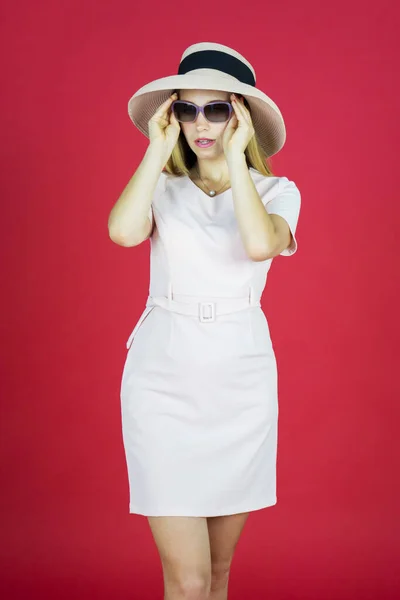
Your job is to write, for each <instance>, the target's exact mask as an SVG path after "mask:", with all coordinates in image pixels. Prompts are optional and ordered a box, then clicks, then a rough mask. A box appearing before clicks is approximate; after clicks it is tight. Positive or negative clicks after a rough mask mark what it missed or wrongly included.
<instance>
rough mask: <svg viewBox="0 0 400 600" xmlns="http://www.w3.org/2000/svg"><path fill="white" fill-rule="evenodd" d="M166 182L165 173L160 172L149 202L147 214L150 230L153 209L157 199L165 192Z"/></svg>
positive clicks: (152, 220)
mask: <svg viewBox="0 0 400 600" xmlns="http://www.w3.org/2000/svg"><path fill="white" fill-rule="evenodd" d="M166 180H167V173H166V172H164V171H162V172H161V174H160V177H159V179H158V181H157V184H156V189H155V190H154V195H153V199H152V201H151V205H150V208H149V212H148V217H149V219H150V222H151V227H152V228H153V222H154V207H155V206H156V204H157V201H158V199H159V198H160V197H161V195H162V194H163V193H164V192H165V186H166Z"/></svg>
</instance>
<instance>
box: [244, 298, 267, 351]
mask: <svg viewBox="0 0 400 600" xmlns="http://www.w3.org/2000/svg"><path fill="white" fill-rule="evenodd" d="M249 321H250V336H251V340H252V345H253V349H254V350H255V351H256V352H257V354H270V353H271V352H273V346H272V340H271V335H270V330H269V325H268V321H267V318H266V316H265V314H264V312H263V310H262V308H260V307H257V308H255V309H254V310H249Z"/></svg>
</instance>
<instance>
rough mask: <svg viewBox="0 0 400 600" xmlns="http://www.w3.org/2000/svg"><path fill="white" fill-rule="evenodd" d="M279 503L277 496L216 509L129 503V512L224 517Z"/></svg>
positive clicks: (155, 514) (172, 515)
mask: <svg viewBox="0 0 400 600" xmlns="http://www.w3.org/2000/svg"><path fill="white" fill-rule="evenodd" d="M276 504H277V498H276V497H275V498H274V499H273V500H271V501H269V502H267V503H265V502H264V503H263V504H261V505H259V504H256V505H253V506H249V505H247V506H245V505H243V506H238V507H236V508H229V509H220V510H218V509H216V510H212V509H211V510H205V511H204V510H203V511H201V510H193V509H191V510H188V509H184V508H182V509H179V508H172V509H171V508H170V509H162V508H158V509H155V510H151V509H143V508H140V507H139V506H136V505H134V504H132V503H131V504H129V514H135V515H142V516H144V517H222V516H228V515H236V514H239V513H244V512H254V511H256V510H262V509H263V508H269V507H271V506H275V505H276Z"/></svg>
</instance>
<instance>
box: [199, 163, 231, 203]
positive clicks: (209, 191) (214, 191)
mask: <svg viewBox="0 0 400 600" xmlns="http://www.w3.org/2000/svg"><path fill="white" fill-rule="evenodd" d="M196 171H197V174H198V176H199V179H200V181H201V182H202V184H203V185H205V186H206V188H207V189H208V195H209V196H215V194H218V192H220V191H221V190H222V189H223V188H224V187H225V186H226V184H227V183H228V181H229V179H228V181H227V182H226V183H224V185H223V186H222V187H221V188H220V189H219V190H210V188H209V187H208V185H207V184H206V183H204V181H203V180H202V178H201V177H200V172H199V167H198V166H197V165H196Z"/></svg>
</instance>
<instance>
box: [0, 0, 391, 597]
mask: <svg viewBox="0 0 400 600" xmlns="http://www.w3.org/2000/svg"><path fill="white" fill-rule="evenodd" d="M1 12H2V18H1V23H2V25H1V29H2V31H1V41H2V46H3V47H2V59H3V66H2V79H3V86H2V87H3V95H2V99H1V103H2V106H1V115H2V125H1V127H2V136H1V137H2V144H1V152H2V173H1V209H2V232H1V236H0V240H1V254H2V259H3V261H2V268H3V277H2V294H1V304H2V307H1V308H2V310H1V329H2V342H3V343H2V344H1V370H2V377H1V387H2V418H1V429H2V430H1V441H2V448H3V452H2V466H1V481H0V483H1V497H0V502H1V507H0V508H1V518H2V521H3V523H2V525H1V529H2V542H1V581H2V583H1V588H2V591H3V593H4V595H3V597H5V598H7V599H12V598H26V597H28V598H34V597H39V595H40V598H41V599H43V600H44V599H47V598H57V599H62V598H70V597H71V598H72V597H73V598H76V599H80V598H96V599H99V600H102V599H115V598H120V599H121V600H122V599H128V598H135V599H136V598H138V599H139V598H140V599H141V600H147V599H153V598H161V597H162V572H161V565H160V563H159V559H158V553H157V550H156V547H155V545H154V542H153V539H152V537H151V534H150V529H149V528H148V524H147V520H146V518H145V517H142V516H138V515H129V514H128V481H127V473H126V466H125V456H124V452H123V446H122V437H121V422H120V404H119V402H120V400H119V386H120V378H121V374H122V368H123V362H124V360H125V353H126V349H125V342H126V339H127V337H128V335H129V333H130V331H131V330H132V328H133V325H134V324H135V322H136V320H137V319H138V317H139V315H140V314H141V312H142V310H143V308H144V304H145V300H146V298H147V292H148V283H149V273H148V259H149V249H150V245H149V242H146V243H144V244H143V245H141V246H139V247H137V248H128V249H127V248H122V247H120V246H117V245H116V244H114V243H113V242H111V240H110V239H109V237H108V229H107V219H108V215H109V212H110V210H111V208H112V206H113V205H114V203H115V202H116V200H117V198H118V196H119V194H120V193H121V191H122V189H123V188H124V186H125V185H126V183H127V181H128V180H129V178H130V177H131V175H132V174H133V172H134V170H135V168H136V167H137V165H138V164H139V162H140V160H141V158H142V156H143V153H144V151H145V149H146V147H147V143H148V142H147V140H146V138H145V137H144V136H143V135H142V134H141V133H140V132H139V131H138V130H136V128H135V127H134V126H133V124H132V123H131V122H130V120H129V118H128V115H127V102H128V99H129V98H130V96H131V95H132V94H133V93H134V92H135V91H136V90H137V89H138V88H139V87H141V86H142V85H144V84H145V83H147V82H148V81H150V80H151V79H156V78H158V77H163V76H165V75H167V74H173V73H175V72H176V70H177V68H178V64H179V60H180V58H181V55H182V53H183V51H184V49H185V48H186V47H187V46H189V45H190V44H192V43H196V42H199V41H214V42H219V43H223V44H227V45H230V46H233V47H234V48H236V49H237V50H238V51H239V52H241V53H243V54H244V55H245V56H246V57H247V58H248V59H249V60H250V62H251V63H252V64H253V65H254V67H255V69H256V72H257V85H258V87H260V88H261V89H262V90H263V91H265V93H267V94H268V95H270V96H271V97H272V98H273V99H274V100H275V102H276V103H277V104H278V106H279V108H280V109H281V110H282V112H283V115H284V118H285V121H286V125H287V134H288V137H287V142H286V145H285V146H284V148H283V150H282V151H281V152H280V153H279V154H278V155H276V156H275V157H273V159H272V167H273V170H274V172H275V174H277V175H286V176H287V177H289V179H292V180H294V181H295V182H296V183H297V185H298V187H299V189H300V190H301V193H302V210H301V214H300V220H299V225H298V229H297V237H298V243H299V250H298V253H297V254H296V255H295V256H293V257H290V258H288V257H278V258H276V259H275V260H274V262H273V265H272V267H271V271H270V273H269V279H268V283H267V287H266V290H265V292H264V296H263V300H262V305H263V309H264V311H265V313H266V315H267V317H268V320H269V323H270V328H271V335H272V337H273V340H274V345H275V351H276V355H277V360H278V367H279V376H280V435H279V450H278V504H277V505H276V507H274V508H271V509H269V510H263V511H259V512H255V513H253V514H252V515H251V517H250V519H249V521H248V523H247V525H246V527H245V530H244V532H243V534H242V538H241V540H240V542H239V544H238V547H237V550H236V553H235V557H234V562H233V565H232V574H231V580H230V591H229V598H231V599H232V600H235V599H237V600H239V599H242V598H245V597H246V598H271V599H272V598H273V599H274V600H287V599H290V600H297V599H307V600H314V599H315V600H321V599H324V600H339V599H348V598H351V599H358V598H360V599H361V598H362V599H363V600H369V599H379V600H386V599H394V598H398V597H400V580H399V571H398V570H397V571H395V564H396V562H397V561H398V559H399V545H400V544H399V534H400V532H399V512H398V506H399V478H398V474H399V446H398V442H397V439H398V435H397V432H398V427H399V425H398V424H399V417H400V404H399V399H400V384H399V368H400V360H399V359H400V353H399V340H400V336H399V316H398V308H399V306H400V303H399V277H398V276H399V258H398V255H399V251H398V248H399V241H398V240H399V217H400V210H399V192H398V189H397V183H398V172H399V171H398V169H399V167H398V140H399V133H400V131H399V119H398V111H399V97H398V91H399V84H398V80H397V81H396V79H397V77H398V69H399V60H398V59H399V37H398V28H399V20H398V16H399V14H398V9H397V3H396V2H395V1H394V0H393V1H392V2H389V1H385V0H383V1H382V0H380V2H378V3H372V4H369V5H368V6H367V4H366V3H365V2H361V1H343V0H340V1H337V2H333V3H331V2H329V3H322V2H321V1H320V0H303V1H302V2H298V1H297V0H290V1H289V0H286V1H285V0H284V1H281V2H275V3H266V2H263V3H259V4H258V5H257V4H256V3H251V4H249V3H246V2H237V3H236V4H233V3H232V2H228V3H212V5H210V3H202V4H201V3H200V4H199V3H194V4H193V10H189V6H188V5H187V4H185V3H183V4H180V3H177V4H175V3H174V2H172V3H170V2H166V3H164V2H160V1H159V0H157V2H153V3H152V4H151V6H150V4H149V3H139V4H138V5H137V6H136V5H135V3H134V2H132V1H130V2H127V1H122V0H114V1H113V2H98V1H96V2H95V1H87V0H86V1H83V2H82V1H78V0H70V1H68V2H61V1H60V2H54V1H53V2H51V1H50V0H46V1H42V2H31V1H30V2H28V1H26V0H25V1H20V2H17V3H13V2H11V1H10V0H8V1H7V2H3V3H2V8H1Z"/></svg>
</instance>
